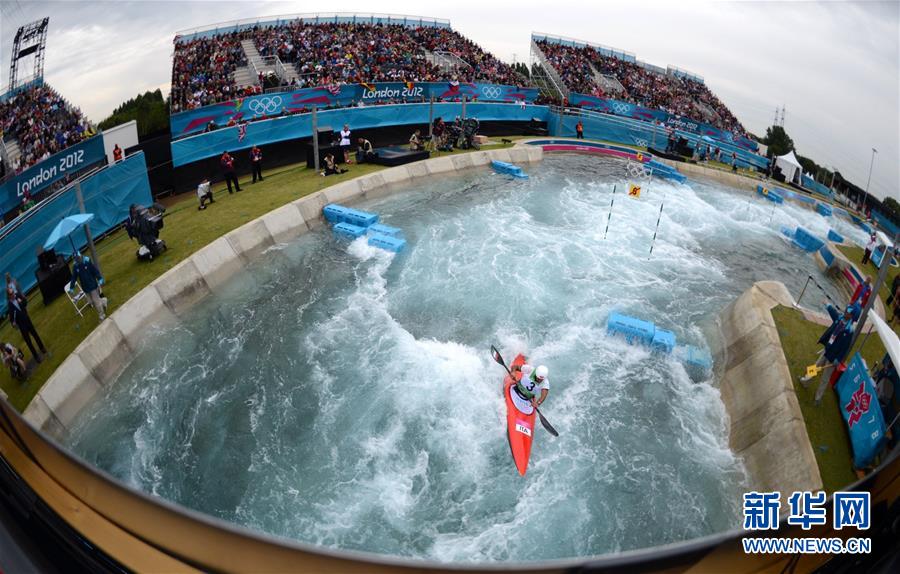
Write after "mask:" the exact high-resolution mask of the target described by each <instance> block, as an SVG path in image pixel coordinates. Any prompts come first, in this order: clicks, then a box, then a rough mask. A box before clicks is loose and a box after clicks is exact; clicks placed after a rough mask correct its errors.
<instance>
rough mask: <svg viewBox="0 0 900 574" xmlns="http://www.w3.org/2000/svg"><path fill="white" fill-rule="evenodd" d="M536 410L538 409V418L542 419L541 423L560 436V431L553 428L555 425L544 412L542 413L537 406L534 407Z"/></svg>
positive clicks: (549, 431) (548, 430) (550, 431)
mask: <svg viewBox="0 0 900 574" xmlns="http://www.w3.org/2000/svg"><path fill="white" fill-rule="evenodd" d="M534 410H536V411H537V414H538V418H540V419H541V424H542V425H544V428H545V429H547V432H548V433H550V434H552V435H553V436H559V433H558V432H556V429H555V428H553V425H551V424H550V422H549V421H548V420H547V419H545V418H544V415H543V413H541V411H539V410H538V408H537V407H534Z"/></svg>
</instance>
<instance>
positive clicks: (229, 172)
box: [219, 151, 241, 193]
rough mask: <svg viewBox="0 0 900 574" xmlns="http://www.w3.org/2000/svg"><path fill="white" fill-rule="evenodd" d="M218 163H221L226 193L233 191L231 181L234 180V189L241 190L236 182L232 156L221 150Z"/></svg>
mask: <svg viewBox="0 0 900 574" xmlns="http://www.w3.org/2000/svg"><path fill="white" fill-rule="evenodd" d="M219 163H221V164H222V171H223V172H224V173H225V183H226V184H228V193H233V192H232V191H231V184H232V182H234V188H235V191H241V184H239V183H238V180H237V176H236V175H235V173H234V158H233V157H231V155H229V154H228V152H227V151H225V152H222V157H221V159H219Z"/></svg>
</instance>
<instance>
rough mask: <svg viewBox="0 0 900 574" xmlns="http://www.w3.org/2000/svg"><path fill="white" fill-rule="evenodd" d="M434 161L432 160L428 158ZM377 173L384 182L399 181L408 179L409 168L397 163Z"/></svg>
mask: <svg viewBox="0 0 900 574" xmlns="http://www.w3.org/2000/svg"><path fill="white" fill-rule="evenodd" d="M438 159H451V158H438ZM429 161H434V160H429ZM378 175H380V176H381V178H382V181H383V182H384V183H386V184H391V183H400V182H403V181H408V180H409V170H408V169H406V166H405V165H399V166H397V167H392V168H389V169H386V170H384V171H380V172H378Z"/></svg>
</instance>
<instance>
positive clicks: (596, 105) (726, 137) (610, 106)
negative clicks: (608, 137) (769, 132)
mask: <svg viewBox="0 0 900 574" xmlns="http://www.w3.org/2000/svg"><path fill="white" fill-rule="evenodd" d="M569 104H571V105H573V106H578V107H581V108H586V109H590V110H597V111H600V112H605V113H607V114H613V115H616V116H623V117H626V118H633V119H636V120H644V121H651V122H652V121H659V122H662V123H664V124H666V125H667V126H671V127H673V128H675V129H679V130H682V131H686V132H691V133H695V134H697V135H700V136H709V137H711V138H713V139H717V140H719V141H723V142H728V143H732V144H734V145H736V146H739V147H742V148H744V149H746V150H750V151H756V150H758V149H759V145H758V144H757V143H756V142H754V141H753V140H751V139H748V138H746V137H744V136H737V135H734V134H732V133H731V132H728V131H725V130H720V129H719V128H717V127H715V126H712V125H710V124H706V123H703V122H698V121H696V120H693V119H691V118H687V117H684V116H677V115H675V114H670V113H669V112H664V111H662V110H655V109H653V108H646V107H644V106H638V105H635V104H630V103H628V102H622V101H619V100H611V99H608V98H600V97H598V96H589V95H585V94H577V93H574V92H573V93H572V94H570V95H569Z"/></svg>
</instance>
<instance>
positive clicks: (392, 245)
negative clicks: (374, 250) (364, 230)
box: [369, 233, 406, 253]
mask: <svg viewBox="0 0 900 574" xmlns="http://www.w3.org/2000/svg"><path fill="white" fill-rule="evenodd" d="M369 245H371V246H372V247H378V248H380V249H384V250H385V251H391V252H393V253H399V252H401V251H403V248H404V247H406V240H405V239H400V238H399V237H391V236H390V235H381V234H380V233H373V234H371V235H369Z"/></svg>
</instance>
